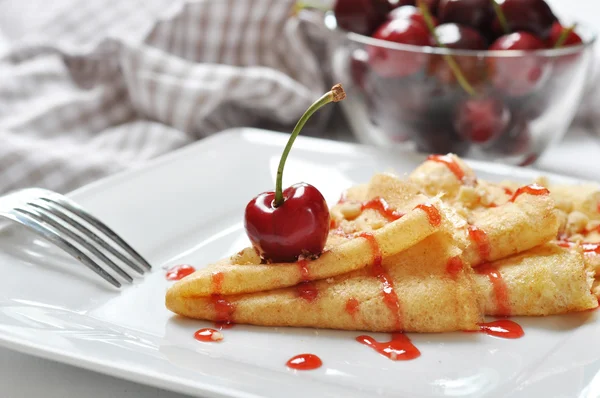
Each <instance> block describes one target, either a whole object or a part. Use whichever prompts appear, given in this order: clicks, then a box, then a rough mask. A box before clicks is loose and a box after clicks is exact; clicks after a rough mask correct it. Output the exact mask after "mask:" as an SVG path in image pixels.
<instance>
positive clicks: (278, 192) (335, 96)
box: [274, 84, 346, 207]
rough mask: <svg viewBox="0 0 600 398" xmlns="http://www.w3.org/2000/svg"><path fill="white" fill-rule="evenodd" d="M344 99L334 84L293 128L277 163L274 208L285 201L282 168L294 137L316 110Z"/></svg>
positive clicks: (343, 94)
mask: <svg viewBox="0 0 600 398" xmlns="http://www.w3.org/2000/svg"><path fill="white" fill-rule="evenodd" d="M344 98H346V93H345V92H344V89H343V88H342V85H341V84H336V85H335V86H333V87H332V88H331V91H328V92H326V93H325V94H324V95H323V96H322V97H321V98H319V99H318V100H317V101H315V102H314V103H313V104H312V105H311V106H310V107H309V108H308V109H307V110H306V112H304V115H302V117H300V120H298V123H296V127H294V130H293V131H292V134H291V135H290V138H289V139H288V142H287V144H286V145H285V148H284V149H283V153H282V154H281V160H280V161H279V167H278V168H277V179H276V181H275V203H274V206H275V207H279V206H281V205H282V204H283V202H284V200H285V199H284V198H283V187H282V185H283V168H284V167H285V161H286V160H287V157H288V155H289V153H290V151H291V149H292V146H293V145H294V141H296V137H297V136H298V134H300V131H301V130H302V128H303V127H304V125H305V124H306V122H307V121H308V119H310V117H311V116H312V115H313V113H315V112H316V111H317V110H319V108H321V107H323V106H324V105H327V104H328V103H330V102H339V101H341V100H343V99H344Z"/></svg>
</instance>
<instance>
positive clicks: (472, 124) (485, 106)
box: [454, 98, 510, 144]
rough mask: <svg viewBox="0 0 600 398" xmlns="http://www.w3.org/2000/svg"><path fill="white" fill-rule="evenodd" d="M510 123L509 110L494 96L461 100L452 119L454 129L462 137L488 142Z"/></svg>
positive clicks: (477, 141)
mask: <svg viewBox="0 0 600 398" xmlns="http://www.w3.org/2000/svg"><path fill="white" fill-rule="evenodd" d="M509 123H510V110H509V109H508V108H507V107H506V105H504V103H502V102H501V101H499V100H497V99H494V98H483V99H481V98H471V99H468V100H466V101H465V102H463V103H462V104H461V105H460V106H459V107H458V111H457V113H456V115H455V119H454V129H455V130H456V132H457V133H458V134H459V135H460V136H461V137H463V138H464V139H466V140H468V141H471V142H476V143H480V144H482V143H485V142H490V141H492V140H494V139H495V138H497V137H498V136H500V135H501V134H502V133H503V132H504V131H505V130H506V128H507V126H508V124H509Z"/></svg>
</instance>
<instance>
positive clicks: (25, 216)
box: [10, 209, 121, 288]
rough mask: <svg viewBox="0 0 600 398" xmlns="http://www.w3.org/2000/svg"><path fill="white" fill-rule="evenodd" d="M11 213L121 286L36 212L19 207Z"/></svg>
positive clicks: (106, 278)
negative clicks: (46, 223)
mask: <svg viewBox="0 0 600 398" xmlns="http://www.w3.org/2000/svg"><path fill="white" fill-rule="evenodd" d="M10 214H11V216H12V217H11V218H12V219H13V220H14V221H16V222H18V223H20V224H21V225H23V226H24V227H26V228H29V229H31V230H33V231H34V232H36V233H37V234H39V235H41V236H42V237H44V238H45V239H47V240H48V241H50V242H52V243H53V244H54V245H56V246H58V247H59V248H61V249H63V250H64V251H66V252H67V253H69V254H70V255H71V256H73V257H74V258H75V259H77V260H79V261H80V262H81V263H83V265H85V266H86V267H88V268H89V269H91V270H92V271H94V272H95V273H96V274H98V275H99V276H100V277H102V278H103V279H104V280H105V281H107V282H108V283H110V284H111V285H113V286H114V287H116V288H120V287H121V283H120V282H119V281H118V280H116V279H115V278H114V277H113V276H112V275H110V274H109V273H108V272H106V271H105V270H104V269H103V268H102V267H100V266H99V265H98V264H96V262H94V261H93V260H92V259H91V258H89V257H88V256H87V255H86V254H85V253H83V252H82V251H81V250H79V249H78V248H77V247H75V246H73V245H72V244H71V243H69V242H68V241H66V240H65V239H64V238H62V237H61V236H60V235H59V234H58V233H57V232H56V231H55V230H54V229H53V228H51V227H49V226H47V225H45V224H44V223H43V222H42V221H41V220H40V219H39V218H38V217H37V216H36V215H35V214H33V213H30V212H28V211H26V210H17V209H13V210H12V211H11V212H10Z"/></svg>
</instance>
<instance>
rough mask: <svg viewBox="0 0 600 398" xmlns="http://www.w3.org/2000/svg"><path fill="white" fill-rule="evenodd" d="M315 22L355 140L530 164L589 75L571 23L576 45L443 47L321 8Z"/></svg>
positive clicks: (565, 119)
mask: <svg viewBox="0 0 600 398" xmlns="http://www.w3.org/2000/svg"><path fill="white" fill-rule="evenodd" d="M325 26H326V27H327V28H328V31H329V34H330V35H331V36H333V37H334V39H333V40H332V47H331V49H330V51H329V53H330V55H331V57H332V58H331V60H330V61H331V69H332V76H333V79H334V81H335V82H341V83H342V84H343V85H344V88H345V89H346V92H347V93H348V95H347V98H346V100H344V101H342V102H341V105H342V107H343V109H344V113H345V114H346V116H347V118H348V120H349V122H350V125H351V128H352V130H353V132H354V134H355V136H356V138H357V139H358V140H359V141H361V142H363V143H367V144H374V145H378V146H384V147H388V148H389V147H392V146H401V147H404V148H406V147H409V148H410V149H416V150H418V151H420V152H425V153H448V152H453V153H456V154H457V155H460V156H464V157H469V158H474V159H484V160H494V161H501V162H504V163H508V164H516V165H527V164H531V163H533V162H534V161H535V160H536V159H537V158H538V157H539V156H540V155H541V154H542V153H543V152H544V151H545V150H546V149H547V148H548V147H549V146H550V145H552V144H554V143H557V142H559V141H560V140H561V138H562V137H563V135H564V134H565V133H566V131H567V129H568V128H569V125H570V124H571V122H572V121H573V118H574V117H575V114H576V112H577V109H578V106H579V104H580V102H581V99H582V97H583V94H584V92H585V89H586V87H587V83H588V79H589V78H590V72H591V68H592V63H593V49H594V41H595V39H596V36H595V34H594V33H593V32H592V30H590V29H589V28H587V27H586V26H584V25H582V24H578V25H577V32H578V33H579V35H580V36H581V37H582V39H583V42H584V43H583V44H581V45H578V46H570V47H564V48H559V49H548V50H537V51H528V52H525V51H471V50H448V49H443V48H437V47H418V46H413V45H406V44H398V43H394V42H388V41H383V40H378V39H373V38H371V37H368V36H363V35H360V34H356V33H351V32H347V31H343V30H341V29H339V28H338V27H337V25H336V21H335V16H334V15H333V13H331V12H329V13H326V14H325ZM449 58H451V59H449ZM452 62H454V63H455V64H456V65H457V66H458V68H459V69H460V74H459V75H462V76H463V77H464V78H465V79H466V80H467V82H466V84H465V83H464V82H461V81H460V80H458V79H457V74H456V73H454V72H453V70H452V69H451V68H450V65H451V63H452Z"/></svg>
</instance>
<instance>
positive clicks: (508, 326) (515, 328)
mask: <svg viewBox="0 0 600 398" xmlns="http://www.w3.org/2000/svg"><path fill="white" fill-rule="evenodd" d="M479 330H480V331H481V332H482V333H485V334H487V335H490V336H495V337H501V338H503V339H518V338H519V337H523V336H524V335H525V332H523V328H522V327H521V325H519V324H518V323H516V322H514V321H511V320H509V319H499V320H497V321H493V322H486V323H480V324H479Z"/></svg>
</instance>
